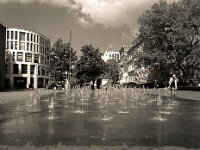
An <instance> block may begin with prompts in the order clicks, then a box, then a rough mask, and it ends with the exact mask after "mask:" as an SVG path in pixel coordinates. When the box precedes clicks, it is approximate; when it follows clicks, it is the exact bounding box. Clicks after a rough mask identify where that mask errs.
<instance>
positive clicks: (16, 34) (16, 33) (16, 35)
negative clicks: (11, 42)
mask: <svg viewBox="0 0 200 150" xmlns="http://www.w3.org/2000/svg"><path fill="white" fill-rule="evenodd" d="M17 37H18V32H17V31H15V40H17Z"/></svg>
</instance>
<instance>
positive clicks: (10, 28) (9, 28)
mask: <svg viewBox="0 0 200 150" xmlns="http://www.w3.org/2000/svg"><path fill="white" fill-rule="evenodd" d="M6 29H8V30H12V29H16V30H25V31H29V32H34V33H37V34H39V35H41V36H43V37H45V38H46V39H48V40H49V41H50V42H51V40H50V39H49V38H48V37H47V36H45V35H44V34H42V33H39V32H37V31H34V30H29V29H23V28H16V27H6Z"/></svg>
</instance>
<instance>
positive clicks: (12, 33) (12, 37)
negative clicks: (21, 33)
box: [11, 31, 14, 39]
mask: <svg viewBox="0 0 200 150" xmlns="http://www.w3.org/2000/svg"><path fill="white" fill-rule="evenodd" d="M11 39H14V32H13V31H11Z"/></svg>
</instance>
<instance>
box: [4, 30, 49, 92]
mask: <svg viewBox="0 0 200 150" xmlns="http://www.w3.org/2000/svg"><path fill="white" fill-rule="evenodd" d="M6 37H7V46H6V58H5V60H6V69H5V70H6V85H7V87H10V88H26V87H27V86H29V87H32V88H38V87H43V86H44V85H46V84H47V83H48V80H49V76H48V71H47V70H48V59H49V55H48V54H49V50H50V47H51V42H50V40H49V39H48V38H47V37H45V36H44V35H42V34H40V33H37V32H34V31H30V30H25V29H17V28H7V36H6Z"/></svg>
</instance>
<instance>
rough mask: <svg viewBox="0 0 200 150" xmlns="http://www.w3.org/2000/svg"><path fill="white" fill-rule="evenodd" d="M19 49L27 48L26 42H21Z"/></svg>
mask: <svg viewBox="0 0 200 150" xmlns="http://www.w3.org/2000/svg"><path fill="white" fill-rule="evenodd" d="M19 49H20V50H25V42H20V43H19Z"/></svg>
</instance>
